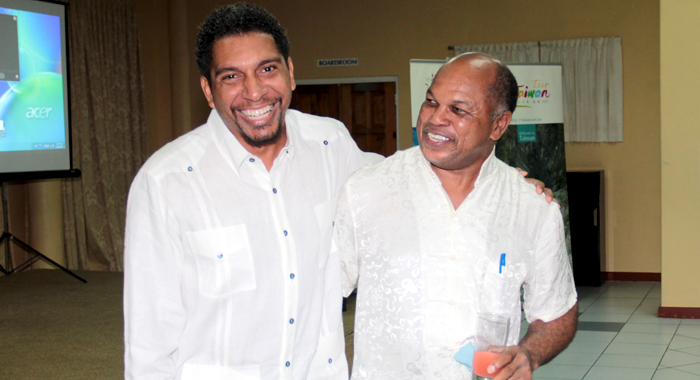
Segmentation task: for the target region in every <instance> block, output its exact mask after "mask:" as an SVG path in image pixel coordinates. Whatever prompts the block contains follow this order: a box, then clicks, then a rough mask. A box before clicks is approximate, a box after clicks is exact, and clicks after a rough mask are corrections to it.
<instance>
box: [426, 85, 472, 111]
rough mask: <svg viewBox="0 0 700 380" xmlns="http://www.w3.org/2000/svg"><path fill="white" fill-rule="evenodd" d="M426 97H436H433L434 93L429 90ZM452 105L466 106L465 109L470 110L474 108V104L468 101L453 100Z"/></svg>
mask: <svg viewBox="0 0 700 380" xmlns="http://www.w3.org/2000/svg"><path fill="white" fill-rule="evenodd" d="M425 95H426V96H428V95H430V96H432V97H435V95H433V92H432V91H430V89H428V91H426V94H425ZM450 104H463V105H465V106H466V107H465V108H468V107H471V108H474V105H473V103H472V102H469V101H466V100H452V101H451V102H450Z"/></svg>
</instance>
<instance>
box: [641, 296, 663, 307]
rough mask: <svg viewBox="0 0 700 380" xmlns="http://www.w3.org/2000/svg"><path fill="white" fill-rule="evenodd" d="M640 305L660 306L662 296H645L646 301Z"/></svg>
mask: <svg viewBox="0 0 700 380" xmlns="http://www.w3.org/2000/svg"><path fill="white" fill-rule="evenodd" d="M640 306H653V307H656V308H658V307H659V306H661V299H660V298H649V297H647V298H645V299H644V301H642V303H641V304H640Z"/></svg>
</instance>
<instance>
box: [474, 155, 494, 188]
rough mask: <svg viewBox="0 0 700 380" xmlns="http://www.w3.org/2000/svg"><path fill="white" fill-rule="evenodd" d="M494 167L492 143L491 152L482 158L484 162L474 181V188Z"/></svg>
mask: <svg viewBox="0 0 700 380" xmlns="http://www.w3.org/2000/svg"><path fill="white" fill-rule="evenodd" d="M496 167H497V165H496V146H495V145H494V147H493V149H491V154H489V156H488V157H486V160H484V163H483V164H481V169H480V170H479V175H478V176H477V177H476V182H474V188H475V189H476V188H477V187H479V185H480V184H481V183H482V182H484V181H486V180H487V179H488V178H489V177H491V175H493V173H494V172H495V171H496Z"/></svg>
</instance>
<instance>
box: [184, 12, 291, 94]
mask: <svg viewBox="0 0 700 380" xmlns="http://www.w3.org/2000/svg"><path fill="white" fill-rule="evenodd" d="M249 33H265V34H269V35H270V36H272V38H274V40H275V45H277V50H278V51H279V52H280V54H282V56H283V57H284V63H285V65H286V64H287V59H288V58H289V49H290V45H289V39H287V32H286V31H285V30H284V28H283V27H282V26H281V25H280V23H279V21H277V19H276V18H275V16H273V15H272V14H270V12H268V11H266V10H265V9H263V8H261V7H258V6H255V5H250V4H246V3H236V4H233V5H224V6H222V7H220V8H218V9H216V10H214V12H212V13H211V14H210V15H209V17H207V19H206V20H204V22H203V23H202V25H201V26H200V27H199V35H198V36H197V48H196V49H195V56H196V57H197V66H198V67H199V72H200V73H201V74H202V75H203V76H204V77H205V78H207V81H209V83H211V78H210V76H211V61H212V55H213V49H214V43H216V41H218V40H220V39H222V38H224V37H230V36H241V35H245V34H249Z"/></svg>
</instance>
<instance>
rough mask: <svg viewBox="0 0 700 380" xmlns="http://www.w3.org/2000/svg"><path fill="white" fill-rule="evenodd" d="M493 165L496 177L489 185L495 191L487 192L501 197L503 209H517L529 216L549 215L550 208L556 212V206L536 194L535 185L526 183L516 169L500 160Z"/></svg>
mask: <svg viewBox="0 0 700 380" xmlns="http://www.w3.org/2000/svg"><path fill="white" fill-rule="evenodd" d="M495 164H496V165H497V169H496V173H497V175H496V176H495V177H496V178H495V181H494V183H492V185H491V186H495V189H493V188H492V189H489V190H488V191H489V192H491V193H492V194H498V195H499V196H500V197H501V202H499V204H501V205H502V206H503V207H517V208H518V209H519V210H520V212H521V213H523V212H525V213H527V215H531V216H532V213H537V211H538V210H540V211H541V212H544V213H549V212H550V211H551V209H552V207H553V208H554V209H557V210H558V207H557V205H556V204H555V203H548V202H547V200H546V199H545V196H544V194H538V193H537V189H536V188H535V185H533V184H531V183H529V182H527V181H526V180H525V177H523V176H522V175H521V174H520V172H519V171H518V170H517V169H515V168H514V167H512V166H510V165H508V164H506V163H505V162H503V161H501V160H500V159H496V162H495ZM494 190H498V191H494Z"/></svg>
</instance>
